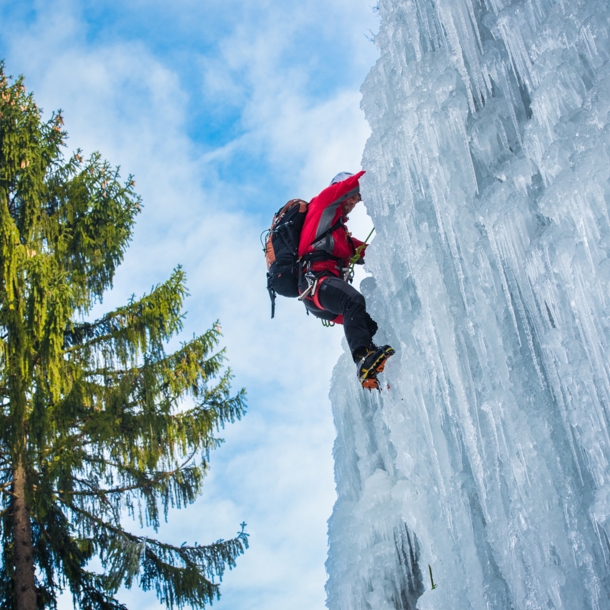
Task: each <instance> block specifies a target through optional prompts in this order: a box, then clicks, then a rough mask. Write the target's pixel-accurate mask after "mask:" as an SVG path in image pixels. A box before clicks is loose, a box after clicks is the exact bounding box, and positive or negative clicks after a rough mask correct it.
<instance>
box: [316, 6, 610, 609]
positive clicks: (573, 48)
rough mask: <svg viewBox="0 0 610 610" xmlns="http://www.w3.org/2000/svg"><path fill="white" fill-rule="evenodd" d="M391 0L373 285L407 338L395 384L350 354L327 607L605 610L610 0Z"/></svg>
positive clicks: (380, 315)
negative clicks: (367, 385) (360, 369)
mask: <svg viewBox="0 0 610 610" xmlns="http://www.w3.org/2000/svg"><path fill="white" fill-rule="evenodd" d="M379 10H380V12H381V28H380V32H379V34H378V36H377V38H376V42H377V44H378V46H379V48H380V52H381V57H380V59H379V61H378V62H377V64H376V66H375V67H374V68H373V69H372V71H371V73H370V74H369V76H368V77H367V80H366V82H365V84H364V86H363V94H364V99H363V106H364V109H365V112H366V116H367V119H368V121H369V123H370V125H371V127H372V136H371V138H370V140H369V142H368V144H367V148H366V151H365V156H364V162H363V167H364V168H365V169H367V170H368V173H367V174H366V176H365V177H364V179H363V183H362V186H363V197H364V200H365V203H366V206H367V210H368V212H369V214H370V215H371V217H372V218H373V221H374V224H375V227H376V229H377V233H376V236H375V238H374V240H373V242H372V245H371V247H370V248H369V250H368V252H367V269H368V271H369V272H370V273H371V276H370V277H368V278H366V279H365V280H364V281H363V282H362V285H361V290H362V291H363V293H364V294H365V295H366V297H367V300H368V303H369V309H370V311H371V313H372V314H373V317H375V318H376V319H377V321H378V322H379V324H380V327H381V329H382V330H381V331H380V332H379V334H378V336H377V337H376V339H377V341H378V342H383V343H386V342H387V343H390V344H391V345H393V346H394V347H395V348H397V355H396V356H394V357H393V358H392V359H391V360H390V363H389V365H388V366H387V368H386V372H385V373H384V375H383V380H384V382H387V383H389V385H390V387H389V388H387V387H385V384H384V390H383V392H381V393H371V394H368V393H366V392H363V390H362V389H361V388H360V387H359V386H358V384H357V382H356V379H355V375H354V365H353V363H352V362H351V360H350V358H349V357H348V356H347V354H346V355H345V356H343V358H342V359H341V360H340V361H339V363H338V364H337V367H336V369H335V371H334V375H333V382H332V390H331V398H332V403H333V409H334V418H335V423H336V427H337V441H336V445H335V460H336V481H337V490H338V500H337V503H336V506H335V509H334V512H333V515H332V517H331V519H330V522H329V539H330V550H329V558H328V562H327V568H328V572H329V580H328V583H327V593H328V601H327V604H328V607H329V608H330V609H331V610H368V609H370V610H390V609H392V610H406V609H415V608H418V609H419V610H432V609H434V610H469V609H473V610H482V609H490V610H504V609H514V610H522V609H523V610H525V609H528V610H534V609H545V610H547V609H552V608H554V609H556V610H559V609H562V610H564V609H565V610H583V609H594V608H595V609H602V610H603V609H609V608H610V366H609V357H610V181H609V179H610V158H609V156H610V114H609V113H610V61H609V57H610V2H609V1H608V0H590V1H586V0H582V1H581V0H512V1H511V0H381V1H380V4H379ZM428 566H430V568H429V567H428ZM430 571H432V575H433V579H434V581H435V583H436V584H437V585H438V586H437V588H435V589H432V587H431V578H430Z"/></svg>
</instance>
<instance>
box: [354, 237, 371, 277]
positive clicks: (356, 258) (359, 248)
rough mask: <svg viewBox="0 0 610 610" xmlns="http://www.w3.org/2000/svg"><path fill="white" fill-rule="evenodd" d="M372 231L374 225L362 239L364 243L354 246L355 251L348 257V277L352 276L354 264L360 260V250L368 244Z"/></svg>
mask: <svg viewBox="0 0 610 610" xmlns="http://www.w3.org/2000/svg"><path fill="white" fill-rule="evenodd" d="M374 231H375V227H373V228H372V229H371V232H370V233H369V234H368V235H367V237H366V239H365V240H364V243H363V244H362V245H361V246H358V247H357V248H356V253H355V254H354V256H352V258H350V259H349V273H348V277H353V275H354V265H355V264H356V261H358V260H360V253H361V252H362V250H364V248H365V246H366V245H367V244H368V242H369V239H371V235H372V234H373V232H374Z"/></svg>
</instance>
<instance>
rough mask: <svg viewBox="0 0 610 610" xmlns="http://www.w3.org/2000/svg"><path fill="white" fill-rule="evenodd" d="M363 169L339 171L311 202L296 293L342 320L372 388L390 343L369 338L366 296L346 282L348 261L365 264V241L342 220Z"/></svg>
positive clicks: (322, 313)
mask: <svg viewBox="0 0 610 610" xmlns="http://www.w3.org/2000/svg"><path fill="white" fill-rule="evenodd" d="M364 173H365V172H364V171H360V172H358V173H357V174H350V173H349V172H341V173H339V174H337V175H336V176H335V177H334V178H333V179H332V181H331V183H330V186H328V187H327V188H325V189H324V190H323V191H322V192H321V193H320V194H319V195H318V196H317V197H314V198H313V199H312V200H311V201H310V202H309V205H308V208H307V214H306V216H305V221H304V224H303V229H302V231H301V236H300V240H299V248H298V256H299V260H300V261H301V265H302V273H301V275H300V278H301V279H300V283H299V292H300V296H299V299H300V300H302V301H303V303H304V304H305V307H306V308H307V310H308V311H309V312H310V313H311V314H313V315H314V316H316V317H317V318H321V319H322V320H325V321H328V322H331V323H336V324H343V329H344V331H345V338H346V339H347V343H348V346H349V349H350V351H351V354H352V358H353V359H354V362H355V363H356V364H357V375H358V380H359V381H360V383H361V384H362V386H363V387H364V388H367V389H369V390H371V389H379V381H378V379H377V374H378V373H380V372H381V371H383V369H384V366H385V363H386V360H387V359H388V358H389V357H390V356H391V355H392V354H394V349H392V347H390V346H389V345H382V346H381V347H378V346H377V345H375V344H374V343H373V336H374V335H375V333H376V332H377V328H378V326H377V323H376V322H375V320H373V318H371V316H370V315H369V313H368V312H367V310H366V302H365V299H364V297H363V296H362V295H361V294H360V292H358V291H357V290H356V289H355V288H354V287H353V286H352V285H351V284H350V283H349V282H350V281H351V277H350V275H351V274H350V262H353V263H355V264H364V255H365V251H366V247H367V244H365V243H364V242H362V241H360V240H358V239H355V238H354V237H352V236H351V234H350V233H349V232H348V230H347V227H346V225H345V223H346V222H347V220H348V214H349V213H350V212H351V211H352V210H353V209H354V207H355V206H356V204H357V203H358V202H359V201H362V198H361V196H360V184H359V179H360V177H361V176H362V175H364Z"/></svg>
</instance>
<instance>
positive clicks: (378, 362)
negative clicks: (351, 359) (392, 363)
mask: <svg viewBox="0 0 610 610" xmlns="http://www.w3.org/2000/svg"><path fill="white" fill-rule="evenodd" d="M394 353H395V351H394V349H393V348H392V347H390V346H389V345H382V346H381V347H377V348H375V349H370V350H369V353H368V354H367V355H366V356H364V357H363V358H362V359H361V360H360V362H359V363H358V381H359V382H360V383H361V384H362V387H363V388H366V389H367V390H378V389H379V382H378V381H377V374H378V373H381V372H382V371H383V369H384V368H385V363H386V360H387V359H388V358H389V357H390V356H392V355H393V354H394Z"/></svg>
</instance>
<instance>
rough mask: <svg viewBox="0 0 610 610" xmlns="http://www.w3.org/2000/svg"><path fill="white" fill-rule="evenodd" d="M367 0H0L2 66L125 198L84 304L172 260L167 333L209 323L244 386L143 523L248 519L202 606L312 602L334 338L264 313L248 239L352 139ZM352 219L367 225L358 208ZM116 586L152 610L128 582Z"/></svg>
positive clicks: (184, 534)
mask: <svg viewBox="0 0 610 610" xmlns="http://www.w3.org/2000/svg"><path fill="white" fill-rule="evenodd" d="M372 5H373V0H351V1H348V0H310V1H308V2H307V3H304V2H286V1H281V0H260V1H258V2H247V1H245V0H223V1H220V0H204V1H203V2H202V1H201V0H174V2H172V3H168V2H161V1H160V0H159V1H154V0H126V1H124V2H107V1H99V0H98V1H96V2H93V1H80V2H76V1H71V0H54V1H53V2H49V1H45V0H41V1H35V2H28V1H24V0H20V1H19V2H9V1H6V0H0V20H1V23H2V27H1V28H0V57H3V58H5V60H6V71H7V72H8V73H9V74H13V75H17V74H21V73H23V74H24V75H25V77H26V86H27V87H28V90H31V91H34V94H35V97H36V100H37V102H38V103H39V105H40V106H42V107H43V109H44V111H45V116H47V117H48V116H50V113H51V111H52V110H55V109H58V108H62V109H63V111H64V118H65V122H66V129H67V130H68V133H69V136H70V139H69V141H68V149H69V150H73V149H75V148H77V147H78V148H82V149H83V150H84V152H85V154H87V155H88V154H89V153H91V152H93V151H96V150H99V151H100V152H101V153H102V155H103V156H104V157H105V158H107V159H108V160H109V161H110V162H111V163H113V164H116V165H120V166H121V168H122V173H123V175H124V176H125V177H126V176H127V174H130V173H131V174H134V175H135V179H136V185H137V190H138V192H139V193H140V194H141V195H142V197H143V200H144V210H143V213H142V214H141V216H140V218H139V220H138V224H137V226H136V230H135V233H134V239H133V242H132V246H131V248H130V249H129V250H128V252H127V255H126V257H125V262H124V264H123V265H122V266H121V268H120V270H119V273H118V274H117V277H116V281H115V287H114V290H113V291H112V292H111V293H109V294H108V296H107V298H106V299H105V301H104V303H103V305H102V306H101V307H100V308H99V312H102V311H104V310H106V309H108V308H111V307H114V306H116V305H118V304H121V303H123V302H125V300H126V299H127V298H128V297H129V296H130V295H131V294H134V293H135V294H136V295H139V294H142V293H144V292H146V291H148V290H150V288H151V286H152V285H154V284H156V283H159V282H161V281H163V280H164V279H166V278H167V277H168V276H169V274H170V273H171V271H172V269H173V268H174V267H175V266H176V265H177V264H182V265H183V267H184V268H185V270H186V272H187V278H188V286H189V290H190V294H191V296H190V297H189V298H188V299H187V302H186V308H187V311H188V314H187V318H186V320H185V330H184V333H183V335H182V337H183V338H186V337H189V336H191V335H192V334H193V333H199V332H202V331H203V330H205V329H206V328H208V327H210V326H211V324H212V323H213V322H214V320H216V319H220V320H221V323H222V327H223V332H224V345H225V346H226V347H227V350H228V356H229V361H230V365H231V367H232V369H233V371H234V373H235V375H236V377H235V387H236V388H237V387H242V386H244V387H246V389H247V391H248V396H249V398H248V403H249V412H248V414H247V416H246V417H245V418H244V419H243V420H242V422H240V423H238V424H236V425H234V426H232V427H230V428H228V429H227V430H226V431H225V434H224V438H225V439H226V443H225V445H224V446H223V447H222V448H221V449H219V450H218V451H216V452H215V454H214V455H213V456H212V469H211V473H210V476H209V478H208V481H207V486H206V488H205V493H204V495H203V496H202V497H201V498H200V499H199V500H198V501H197V503H196V504H195V505H193V506H191V507H189V508H188V509H186V510H182V511H172V512H171V513H170V516H169V522H168V523H167V524H165V525H164V526H163V527H162V528H161V530H160V532H159V537H160V538H162V539H167V540H172V541H174V542H178V543H181V542H183V541H185V540H188V541H189V542H194V541H195V540H196V541H198V542H199V543H200V544H204V543H206V542H212V541H214V540H216V539H217V538H221V537H222V538H228V537H231V536H233V535H234V534H235V533H236V532H237V530H238V528H239V523H241V521H246V522H247V523H248V531H249V532H250V534H251V548H250V550H249V551H248V552H247V553H246V555H244V556H243V557H242V558H241V559H240V560H239V561H238V566H237V569H235V570H234V571H232V572H230V573H228V574H227V575H226V577H225V580H224V583H223V586H222V589H221V591H222V595H223V596H222V598H221V600H220V601H219V602H217V603H215V604H214V607H215V608H219V609H220V610H222V609H223V608H226V609H229V608H231V610H250V609H252V610H254V609H257V610H260V609H261V608H264V609H265V610H280V609H281V610H286V609H288V608H289V609H290V610H315V609H316V608H323V607H324V597H325V596H324V582H325V580H326V576H325V572H324V565H323V564H324V561H325V558H326V520H327V519H328V517H329V516H330V511H331V509H332V504H333V502H334V497H335V496H334V483H333V473H332V468H333V464H332V456H331V450H332V442H333V439H334V429H333V424H332V417H331V412H330V403H329V401H328V398H327V395H328V389H329V383H330V376H331V372H332V367H333V366H334V363H335V362H336V360H337V357H338V356H339V354H340V353H341V350H342V349H343V348H342V345H341V339H342V332H341V330H340V329H331V330H327V329H324V328H323V327H322V326H321V325H320V324H319V322H318V321H316V320H315V319H313V318H312V317H306V316H305V314H304V311H303V310H302V306H301V305H300V304H299V303H296V302H293V301H288V300H281V302H279V303H278V311H277V314H276V319H275V320H273V321H271V320H270V319H269V301H268V297H267V293H266V290H265V279H264V274H265V267H264V259H263V255H262V252H261V250H260V244H259V241H258V240H259V235H260V233H261V231H262V230H264V229H265V228H267V226H268V224H269V222H270V218H271V216H272V215H273V212H275V211H276V210H277V209H278V208H279V207H280V206H281V205H282V204H283V203H284V202H285V201H286V200H287V199H289V198H293V197H302V198H306V199H309V198H311V197H312V196H313V195H315V194H316V193H317V192H318V191H320V190H321V189H322V188H324V187H325V186H326V185H327V184H328V182H329V181H330V178H331V177H332V176H333V175H334V174H336V173H337V172H339V171H343V170H348V171H356V170H357V169H359V166H360V159H361V155H362V150H363V147H364V143H365V141H366V138H367V137H368V133H369V131H368V126H367V124H366V122H365V121H364V117H363V114H362V112H361V111H360V109H359V104H360V97H361V96H360V93H359V87H360V85H361V83H362V81H363V80H364V77H365V75H366V73H367V72H368V70H369V69H370V67H371V66H372V65H373V63H374V62H375V60H376V58H377V50H376V48H375V46H374V44H373V43H372V42H371V40H370V39H371V38H372V32H375V31H376V29H377V16H376V13H375V11H374V10H373V7H372ZM351 224H352V228H353V230H354V233H355V235H357V236H358V235H359V236H365V235H366V234H368V228H369V226H370V222H369V221H368V218H367V217H366V214H365V212H364V209H362V210H359V211H357V212H355V213H354V215H353V218H352V223H351ZM133 527H134V528H136V527H137V525H135V524H134V526H133ZM121 599H122V600H123V601H124V602H125V603H127V604H128V605H129V606H130V607H131V608H151V609H152V608H158V607H159V605H158V603H157V601H156V598H155V596H154V594H152V593H149V594H143V593H140V592H139V591H138V590H136V589H133V590H131V591H124V592H122V594H121ZM69 607H71V605H70V603H69V600H68V599H64V600H62V608H69Z"/></svg>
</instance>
